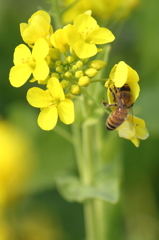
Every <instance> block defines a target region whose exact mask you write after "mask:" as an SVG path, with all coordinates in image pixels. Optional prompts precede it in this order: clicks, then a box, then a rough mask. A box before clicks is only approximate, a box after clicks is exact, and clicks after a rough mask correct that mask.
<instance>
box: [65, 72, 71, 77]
mask: <svg viewBox="0 0 159 240" xmlns="http://www.w3.org/2000/svg"><path fill="white" fill-rule="evenodd" d="M64 76H65V77H66V78H71V77H72V73H70V72H65V73H64Z"/></svg>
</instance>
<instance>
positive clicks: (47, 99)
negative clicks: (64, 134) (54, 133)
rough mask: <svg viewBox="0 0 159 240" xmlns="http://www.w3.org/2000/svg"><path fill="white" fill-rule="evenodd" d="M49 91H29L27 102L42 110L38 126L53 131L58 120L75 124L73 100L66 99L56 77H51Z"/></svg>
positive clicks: (35, 88) (38, 89) (33, 89)
mask: <svg viewBox="0 0 159 240" xmlns="http://www.w3.org/2000/svg"><path fill="white" fill-rule="evenodd" d="M47 88H48V90H42V89H40V88H37V87H33V88H31V89H29V90H28V93H27V100H28V102H29V103H30V105H32V106H33V107H36V108H40V109H41V111H40V114H39V116H38V125H39V126H40V127H41V128H42V129H43V130H47V131H49V130H52V129H53V128H54V127H55V126H56V124H57V120H58V116H59V118H60V120H61V121H62V122H63V123H65V124H71V123H73V122H74V105H73V102H72V100H70V99H68V98H66V97H65V95H64V92H63V89H62V86H61V84H60V82H59V80H58V79H57V78H56V77H51V78H50V79H49V81H48V85H47Z"/></svg>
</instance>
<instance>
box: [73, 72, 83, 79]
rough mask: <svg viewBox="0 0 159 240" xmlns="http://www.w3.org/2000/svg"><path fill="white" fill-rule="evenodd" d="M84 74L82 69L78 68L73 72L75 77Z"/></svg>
mask: <svg viewBox="0 0 159 240" xmlns="http://www.w3.org/2000/svg"><path fill="white" fill-rule="evenodd" d="M83 75H84V72H83V71H82V70H79V71H76V72H75V77H76V78H80V77H83Z"/></svg>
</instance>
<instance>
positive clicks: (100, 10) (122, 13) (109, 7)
mask: <svg viewBox="0 0 159 240" xmlns="http://www.w3.org/2000/svg"><path fill="white" fill-rule="evenodd" d="M63 2H64V4H65V6H69V5H70V4H72V3H73V2H76V3H75V4H74V5H72V7H70V8H68V10H67V11H65V12H64V14H63V16H62V19H63V22H64V23H65V24H67V23H69V22H72V21H73V19H74V18H75V17H76V16H77V15H78V14H80V13H81V12H84V11H86V10H87V9H91V10H92V13H93V16H94V17H97V18H99V19H101V20H111V19H117V20H119V19H122V18H125V17H127V16H128V15H129V14H130V12H131V11H132V10H133V9H134V8H135V7H136V6H137V5H138V4H139V2H140V0H113V1H112V0H98V1H92V0H87V1H85V0H80V1H76V0H63Z"/></svg>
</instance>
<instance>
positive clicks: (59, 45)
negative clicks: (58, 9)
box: [50, 29, 69, 53]
mask: <svg viewBox="0 0 159 240" xmlns="http://www.w3.org/2000/svg"><path fill="white" fill-rule="evenodd" d="M50 40H51V43H52V45H53V46H54V47H55V48H56V49H59V51H60V52H61V53H65V52H66V51H67V50H68V49H69V46H68V44H67V42H66V37H65V31H64V29H58V30H57V31H56V32H55V33H53V34H52V35H51V39H50Z"/></svg>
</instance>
